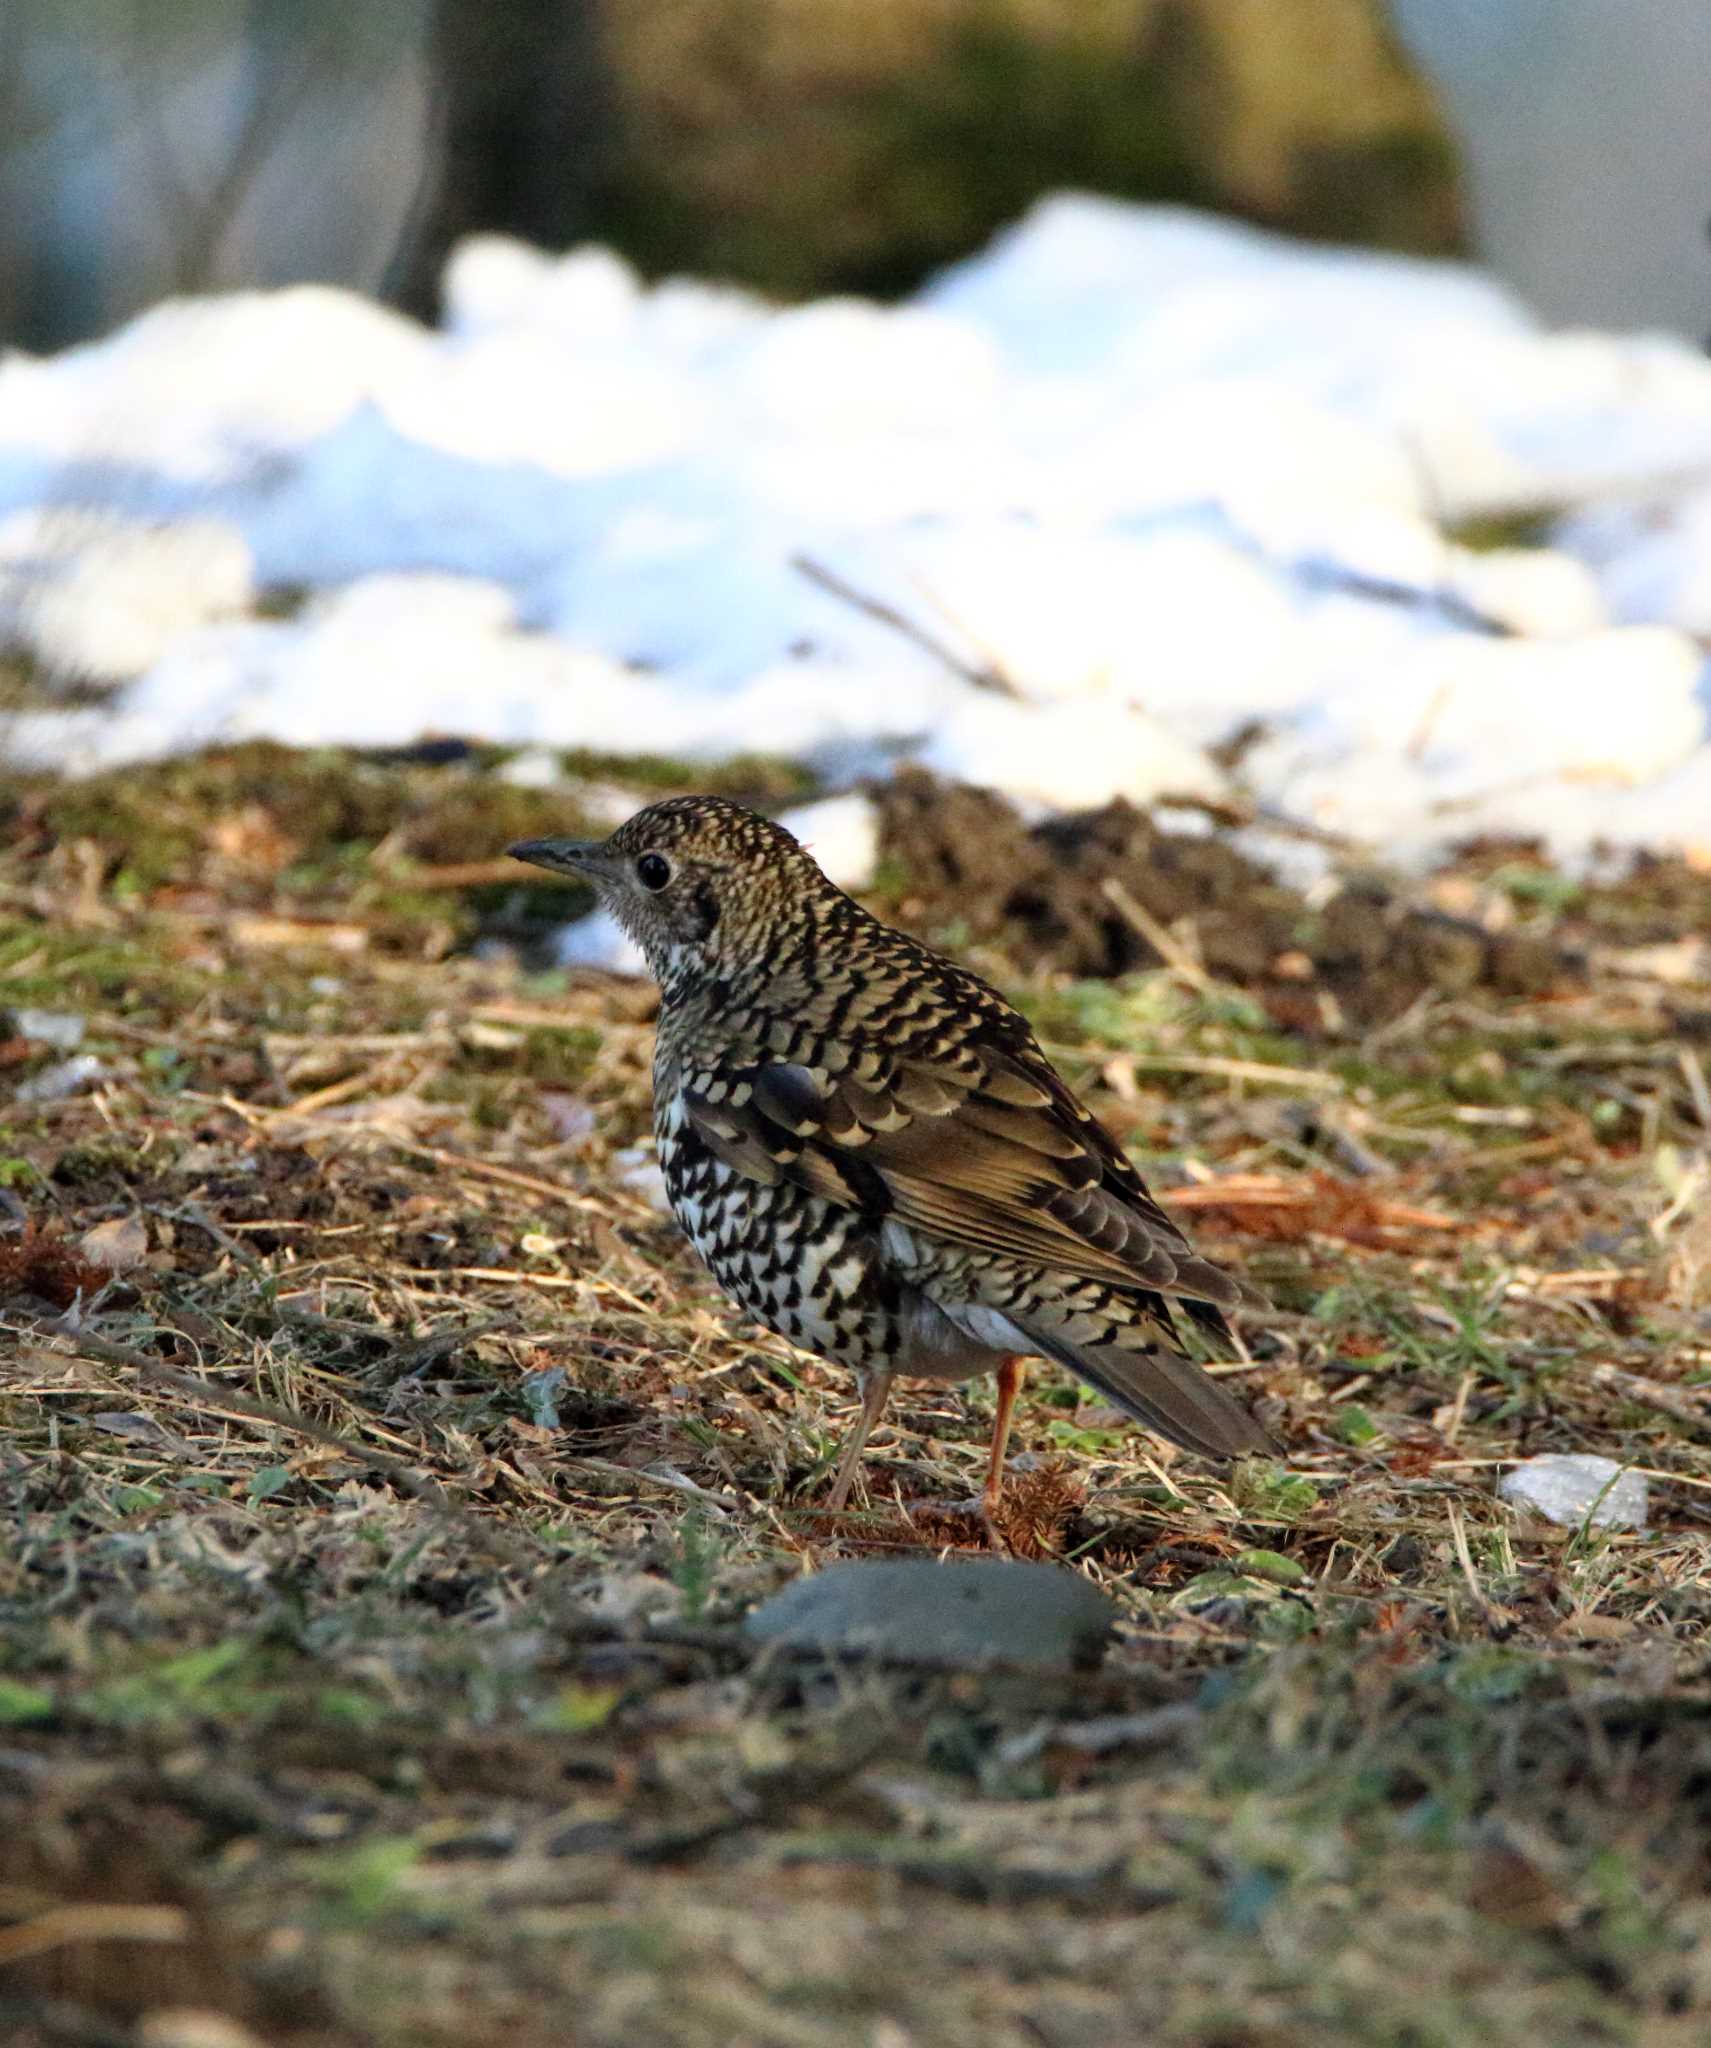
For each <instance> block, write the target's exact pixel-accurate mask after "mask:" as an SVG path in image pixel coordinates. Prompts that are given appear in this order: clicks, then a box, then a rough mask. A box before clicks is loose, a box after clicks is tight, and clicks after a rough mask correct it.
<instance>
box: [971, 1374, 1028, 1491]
mask: <svg viewBox="0 0 1711 2048" xmlns="http://www.w3.org/2000/svg"><path fill="white" fill-rule="evenodd" d="M1026 1374H1027V1366H1026V1363H1025V1361H1024V1360H1022V1359H1020V1358H1017V1357H1015V1356H1014V1355H1011V1356H1008V1357H1006V1358H1005V1359H1004V1361H1003V1363H1002V1364H1001V1365H1000V1366H999V1368H998V1411H997V1413H996V1414H995V1415H994V1416H993V1418H992V1458H991V1462H990V1463H989V1464H988V1465H987V1468H986V1490H985V1492H984V1493H983V1494H982V1495H981V1496H980V1506H981V1512H982V1513H983V1514H984V1515H985V1517H986V1521H987V1524H988V1526H990V1525H991V1521H992V1517H993V1516H994V1514H996V1513H997V1511H998V1503H999V1501H1000V1499H1001V1498H1002V1497H1003V1493H1004V1452H1005V1448H1006V1446H1007V1445H1008V1444H1009V1441H1010V1420H1011V1417H1012V1416H1013V1415H1014V1414H1015V1412H1016V1396H1017V1395H1018V1394H1019V1393H1020V1392H1021V1391H1022V1381H1023V1379H1024V1378H1025V1377H1026Z"/></svg>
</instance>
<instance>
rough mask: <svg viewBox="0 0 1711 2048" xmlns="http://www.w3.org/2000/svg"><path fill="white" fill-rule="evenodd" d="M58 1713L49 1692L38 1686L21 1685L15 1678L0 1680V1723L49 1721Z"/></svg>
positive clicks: (56, 1704)
mask: <svg viewBox="0 0 1711 2048" xmlns="http://www.w3.org/2000/svg"><path fill="white" fill-rule="evenodd" d="M57 1711H58V1702H57V1701H56V1700H55V1699H54V1696H53V1694H52V1693H51V1692H45V1691H44V1690H43V1689H42V1688H41V1687H40V1686H39V1685H23V1684H20V1682H19V1681H18V1680H17V1679H15V1678H0V1722H8V1723H13V1724H16V1723H17V1722H19V1721H49V1720H52V1718H53V1716H54V1714H55V1713H56V1712H57Z"/></svg>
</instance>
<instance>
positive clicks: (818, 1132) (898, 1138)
mask: <svg viewBox="0 0 1711 2048" xmlns="http://www.w3.org/2000/svg"><path fill="white" fill-rule="evenodd" d="M957 1050H958V1057H956V1058H955V1059H936V1060H930V1061H929V1060H910V1059H907V1058H887V1057H885V1056H883V1055H878V1056H875V1055H871V1054H870V1055H869V1056H867V1057H858V1058H857V1059H854V1060H851V1061H848V1062H845V1063H843V1066H844V1071H842V1072H834V1071H832V1070H831V1063H830V1062H827V1063H826V1065H824V1066H806V1065H802V1064H797V1063H789V1062H783V1061H779V1062H770V1063H764V1064H760V1065H757V1066H755V1067H753V1068H750V1069H748V1070H747V1071H745V1072H744V1073H742V1074H741V1075H739V1076H737V1077H735V1078H734V1079H733V1077H732V1076H731V1075H730V1074H729V1072H728V1071H727V1072H726V1074H725V1075H724V1076H723V1077H722V1078H723V1082H724V1085H723V1087H722V1088H716V1087H715V1085H714V1084H713V1080H712V1077H711V1076H705V1077H703V1076H696V1075H690V1076H688V1077H686V1083H685V1089H684V1097H685V1106H686V1108H687V1111H688V1114H689V1117H690V1119H691V1121H692V1123H693V1124H694V1125H695V1127H696V1128H697V1130H699V1132H700V1133H701V1136H702V1137H703V1139H704V1140H705V1142H706V1143H707V1145H708V1146H709V1148H710V1149H711V1150H713V1151H714V1152H715V1153H717V1155H718V1156H719V1157H720V1158H721V1159H723V1160H724V1161H725V1162H726V1163H727V1164H728V1165H730V1166H732V1167H734V1168H735V1169H736V1170H737V1171H738V1172H740V1173H745V1174H748V1175H749V1176H750V1177H751V1178H753V1179H754V1180H756V1181H758V1182H761V1183H762V1184H765V1185H774V1184H776V1183H777V1182H778V1181H779V1180H783V1179H788V1180H794V1181H796V1182H797V1183H798V1184H799V1185H801V1186H804V1187H808V1188H811V1189H812V1190H813V1191H814V1192H815V1193H817V1194H821V1195H823V1196H825V1197H826V1198H827V1199H829V1200H833V1201H838V1202H847V1203H849V1204H850V1205H851V1206H856V1207H861V1208H863V1209H868V1210H875V1211H879V1212H881V1213H889V1214H894V1215H896V1216H897V1217H898V1218H899V1220H900V1221H902V1222H904V1223H907V1224H909V1225H911V1226H913V1227H916V1228H919V1229H921V1230H923V1231H926V1232H928V1233H930V1234H932V1235H934V1236H937V1237H940V1238H942V1239H944V1240H945V1241H946V1242H947V1243H950V1244H954V1245H958V1246H962V1247H966V1248H967V1249H969V1250H972V1251H989V1252H993V1253H998V1254H1001V1255H1007V1256H1010V1257H1013V1258H1017V1259H1020V1260H1024V1261H1026V1262H1028V1263H1030V1264H1033V1265H1036V1266H1039V1267H1040V1268H1042V1269H1045V1270H1049V1271H1058V1272H1062V1273H1064V1274H1065V1275H1068V1276H1073V1277H1076V1278H1080V1279H1090V1280H1103V1281H1107V1282H1110V1283H1112V1284H1113V1285H1117V1286H1123V1287H1145V1288H1149V1289H1153V1290H1156V1291H1157V1292H1160V1293H1163V1294H1169V1295H1175V1296H1180V1297H1182V1298H1184V1299H1185V1300H1188V1301H1192V1302H1194V1303H1196V1304H1209V1305H1211V1307H1210V1308H1209V1309H1208V1311H1207V1314H1206V1316H1205V1317H1204V1318H1201V1319H1204V1320H1207V1321H1208V1322H1209V1323H1210V1322H1214V1321H1215V1320H1216V1317H1215V1310H1216V1309H1217V1308H1221V1307H1230V1306H1234V1305H1235V1304H1236V1303H1237V1302H1239V1301H1240V1300H1241V1299H1242V1289H1241V1288H1240V1286H1239V1285H1238V1284H1237V1282H1236V1281H1234V1280H1233V1279H1232V1278H1231V1277H1230V1276H1229V1275H1228V1274H1226V1273H1223V1272H1221V1271H1220V1270H1219V1269H1218V1268H1217V1267H1216V1266H1214V1265H1212V1264H1211V1263H1210V1262H1209V1261H1208V1260H1205V1259H1202V1258H1198V1257H1196V1256H1195V1254H1194V1253H1193V1252H1192V1251H1191V1250H1190V1248H1189V1245H1188V1242H1187V1240H1186V1239H1185V1238H1184V1237H1183V1235H1182V1233H1181V1231H1179V1230H1178V1229H1177V1227H1176V1225H1175V1224H1174V1223H1172V1222H1171V1220H1170V1218H1169V1217H1168V1216H1166V1215H1165V1213H1164V1211H1163V1210H1162V1209H1160V1208H1159V1206H1158V1204H1157V1203H1156V1202H1155V1201H1154V1200H1153V1198H1152V1196H1151V1195H1150V1194H1149V1193H1148V1192H1147V1188H1146V1184H1145V1182H1144V1181H1143V1180H1142V1179H1141V1177H1140V1175H1139V1174H1138V1173H1137V1172H1136V1171H1135V1169H1134V1167H1133V1166H1132V1165H1131V1164H1130V1163H1129V1160H1128V1159H1127V1157H1126V1156H1125V1155H1124V1153H1123V1152H1122V1151H1121V1149H1120V1148H1119V1147H1118V1146H1117V1144H1116V1143H1115V1141H1114V1140H1113V1139H1112V1138H1111V1136H1110V1134H1109V1133H1108V1132H1107V1131H1106V1130H1105V1128H1104V1127H1103V1125H1101V1124H1100V1123H1099V1122H1098V1121H1097V1120H1096V1119H1095V1118H1094V1117H1093V1116H1091V1115H1090V1114H1089V1113H1088V1111H1087V1110H1086V1109H1084V1108H1083V1107H1082V1105H1081V1104H1080V1103H1079V1102H1078V1101H1077V1100H1076V1099H1075V1097H1074V1095H1073V1094H1071V1092H1070V1090H1069V1088H1068V1087H1067V1086H1066V1085H1065V1083H1064V1082H1063V1081H1062V1080H1061V1079H1060V1078H1059V1077H1058V1075H1057V1074H1056V1073H1055V1072H1054V1071H1053V1069H1052V1067H1051V1066H1050V1064H1049V1063H1048V1062H1047V1060H1046V1058H1045V1055H1044V1054H1043V1053H1041V1052H1040V1051H1039V1049H1038V1047H1037V1046H1035V1045H1034V1044H1033V1043H1032V1041H1031V1039H1030V1040H1027V1041H1025V1042H1018V1043H1013V1044H1009V1045H1000V1046H982V1045H968V1044H966V1043H965V1044H964V1045H963V1046H962V1047H959V1048H958V1049H957ZM716 1096H717V1098H718V1099H715V1097H716ZM858 1161H859V1168H858V1166H857V1162H858Z"/></svg>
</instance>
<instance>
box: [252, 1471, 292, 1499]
mask: <svg viewBox="0 0 1711 2048" xmlns="http://www.w3.org/2000/svg"><path fill="white" fill-rule="evenodd" d="M290 1484H291V1471H290V1468H289V1467H288V1466H285V1465H263V1466H262V1468H261V1470H260V1471H259V1472H252V1473H251V1474H250V1483H249V1486H248V1488H247V1491H248V1494H249V1497H250V1499H251V1500H272V1498H273V1496H274V1495H275V1494H276V1493H283V1492H284V1491H285V1489H286V1488H287V1487H288V1486H289V1485H290Z"/></svg>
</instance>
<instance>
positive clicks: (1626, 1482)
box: [1497, 1451, 1646, 1529]
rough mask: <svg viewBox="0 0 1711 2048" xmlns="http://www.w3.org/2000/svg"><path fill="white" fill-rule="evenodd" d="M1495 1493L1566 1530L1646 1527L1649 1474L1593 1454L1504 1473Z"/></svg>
mask: <svg viewBox="0 0 1711 2048" xmlns="http://www.w3.org/2000/svg"><path fill="white" fill-rule="evenodd" d="M1497 1490H1498V1492H1499V1493H1500V1494H1501V1495H1502V1496H1503V1498H1504V1499H1505V1500H1506V1501H1511V1502H1513V1503H1514V1504H1515V1505H1516V1506H1517V1507H1527V1508H1533V1509H1535V1510H1536V1511H1537V1512H1538V1513H1539V1514H1541V1515H1544V1516H1545V1517H1546V1518H1547V1519H1548V1520H1549V1521H1552V1522H1559V1523H1561V1524H1562V1525H1563V1526H1564V1527H1565V1528H1572V1527H1573V1526H1574V1525H1575V1524H1577V1523H1580V1522H1589V1523H1590V1524H1591V1525H1592V1526H1593V1528H1595V1529H1643V1528H1644V1527H1645V1526H1646V1481H1645V1475H1644V1474H1643V1473H1640V1472H1630V1471H1628V1470H1626V1469H1625V1468H1624V1467H1623V1466H1621V1465H1618V1464H1617V1463H1616V1461H1615V1459H1613V1458H1599V1457H1594V1456H1592V1455H1591V1454H1590V1453H1589V1452H1582V1451H1572V1452H1562V1453H1557V1454H1554V1455H1549V1456H1544V1457H1538V1458H1529V1459H1528V1460H1527V1462H1526V1463H1525V1464H1524V1465H1517V1466H1516V1468H1515V1470H1514V1471H1513V1472H1506V1473H1505V1474H1504V1475H1503V1480H1502V1483H1501V1484H1500V1485H1499V1486H1498V1489H1497Z"/></svg>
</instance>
